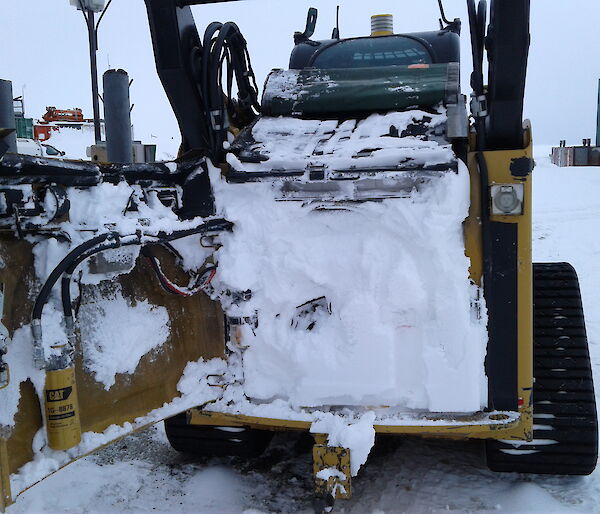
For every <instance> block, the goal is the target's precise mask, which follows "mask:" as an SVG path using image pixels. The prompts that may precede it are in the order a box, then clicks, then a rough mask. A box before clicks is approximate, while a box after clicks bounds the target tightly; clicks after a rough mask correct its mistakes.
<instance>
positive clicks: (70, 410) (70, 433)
mask: <svg viewBox="0 0 600 514" xmlns="http://www.w3.org/2000/svg"><path fill="white" fill-rule="evenodd" d="M44 403H45V414H46V432H47V434H48V444H49V446H50V448H52V449H53V450H68V449H69V448H72V447H73V446H76V445H78V444H79V443H80V441H81V423H80V421H79V403H78V401H77V385H76V383H75V368H72V367H71V368H66V369H59V370H49V371H46V387H45V390H44Z"/></svg>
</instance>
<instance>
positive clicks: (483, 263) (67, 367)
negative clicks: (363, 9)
mask: <svg viewBox="0 0 600 514" xmlns="http://www.w3.org/2000/svg"><path fill="white" fill-rule="evenodd" d="M218 1H228V0H145V2H146V7H147V12H148V18H149V23H150V30H151V35H152V41H153V47H154V54H155V58H156V66H157V71H158V74H159V76H160V79H161V81H162V83H163V86H164V89H165V92H166V94H167V97H168V99H169V101H170V103H171V105H172V107H173V111H174V113H175V115H176V117H177V121H178V123H179V127H180V130H181V136H182V144H181V151H180V155H179V157H178V159H177V160H176V161H175V162H170V163H156V164H124V165H123V164H111V163H90V162H83V161H68V160H61V159H46V158H37V157H30V156H24V155H18V154H11V153H5V152H4V151H3V155H2V156H1V159H0V200H1V201H0V230H1V234H0V257H1V269H0V293H1V295H0V298H1V300H2V301H1V302H0V304H1V305H2V320H1V321H2V324H1V325H0V327H1V328H2V338H1V340H0V492H1V495H0V510H2V509H3V508H5V507H6V506H8V505H10V504H11V503H12V502H13V501H14V500H15V498H16V496H18V495H19V494H20V493H21V492H22V491H24V490H26V489H28V488H29V487H31V486H32V485H34V484H35V483H36V482H38V481H40V480H42V479H43V478H44V477H45V476H47V475H49V474H51V473H53V472H55V471H57V470H58V469H60V468H61V467H63V466H65V465H67V464H68V463H70V462H72V461H74V460H76V459H78V458H80V457H82V456H84V455H86V454H89V453H90V452H93V451H94V450H96V449H98V448H100V447H103V446H105V445H107V444H109V443H111V442H112V441H114V440H116V439H118V438H121V437H123V436H125V435H127V434H128V433H131V432H132V431H134V430H138V429H141V428H143V427H146V426H148V425H150V424H153V423H157V422H159V421H162V420H165V428H166V433H167V436H168V439H169V441H170V443H171V445H172V446H173V447H174V448H175V449H177V450H179V451H182V452H191V453H196V454H201V455H209V456H210V455H237V456H254V455H258V454H260V453H261V452H262V451H263V450H264V449H265V448H266V447H267V445H268V444H269V441H270V438H271V436H272V434H273V433H274V432H275V431H279V430H297V431H307V432H308V431H310V432H311V433H312V434H313V435H314V438H315V446H314V450H313V457H314V474H315V486H316V497H317V498H318V501H317V507H318V509H319V510H328V509H330V508H331V505H332V502H333V500H334V499H336V498H348V497H349V496H350V494H351V477H352V476H353V475H355V474H356V472H357V470H358V467H360V465H361V464H362V463H363V462H364V460H365V459H366V457H367V455H368V452H369V448H370V446H371V445H372V439H373V438H374V435H375V433H378V434H390V435H396V436H402V435H418V436H423V437H437V438H453V439H481V440H485V444H486V453H487V463H488V466H489V467H490V469H492V470H494V471H503V472H511V471H513V472H523V473H551V474H559V475H583V474H589V473H591V472H592V471H593V470H594V468H595V465H596V460H597V446H598V443H597V419H596V406H595V396H594V391H593V384H592V375H591V367H590V362H589V354H588V348H587V341H586V333H585V324H584V318H583V310H582V305H581V299H580V294H579V286H578V281H577V276H576V273H575V271H574V269H573V268H572V267H571V266H570V265H569V264H566V263H544V264H532V261H531V213H532V200H531V198H532V196H531V187H532V182H531V174H532V171H533V167H534V161H533V158H532V133H531V127H530V125H529V123H528V122H526V121H525V122H523V119H522V112H523V97H524V87H525V77H526V66H527V56H528V48H529V37H530V36H529V0H501V1H500V0H492V2H491V6H490V8H489V10H488V6H487V4H486V2H485V0H482V1H480V2H479V4H478V5H477V6H476V5H475V2H474V1H473V0H468V2H467V4H468V11H469V26H470V36H471V44H472V54H473V70H472V74H471V86H472V93H471V97H470V112H471V116H470V117H469V115H468V113H467V99H466V96H464V95H463V94H462V93H461V91H460V71H461V70H460V47H459V41H460V34H461V23H460V20H458V19H455V20H452V21H450V20H448V19H446V16H445V14H444V12H443V8H442V9H441V12H442V19H440V29H439V30H434V31H431V32H419V33H411V34H395V33H394V31H393V27H392V22H391V18H390V16H389V15H378V16H374V17H373V18H372V33H371V35H370V36H366V37H356V38H347V39H344V38H342V37H341V36H340V31H339V28H338V27H336V28H335V29H334V31H333V34H332V37H331V39H328V40H315V39H311V37H312V36H313V34H314V30H315V24H316V19H317V12H316V10H314V9H311V10H310V11H309V14H308V19H307V24H306V28H305V30H304V31H303V32H297V33H295V34H294V47H293V50H292V53H291V58H290V66H289V69H288V70H273V72H272V73H271V74H270V75H269V77H268V78H267V80H266V82H265V86H264V92H263V95H262V101H261V102H259V92H258V87H257V85H256V80H255V77H254V73H253V71H252V67H251V65H250V58H249V54H248V51H247V48H246V42H245V40H244V38H243V36H242V35H241V33H240V30H239V28H238V27H237V25H235V24H234V23H226V24H221V23H212V24H210V25H209V26H208V28H207V29H206V31H205V33H204V36H203V37H202V38H201V37H200V36H199V34H198V31H197V29H196V25H195V22H194V19H193V17H192V12H191V7H190V6H191V5H193V4H205V3H215V2H218ZM440 7H441V3H440ZM488 11H489V14H490V21H489V24H488V22H487V13H488ZM198 12H199V13H200V14H201V12H202V11H200V10H199V11H198ZM486 54H487V62H488V68H489V72H488V75H487V84H486V83H485V82H486V81H485V79H484V73H483V70H484V60H485V57H486ZM234 79H235V83H236V87H237V93H236V94H234V89H233V84H234ZM6 133H7V131H2V132H0V134H2V135H3V136H4V135H5V134H6ZM3 148H4V147H3ZM307 269H308V271H307ZM298 277H300V278H298ZM415 277H416V278H415ZM58 282H60V287H58V286H57V284H58ZM181 284H185V285H181ZM55 286H56V287H55ZM61 311H62V312H61ZM365 320H371V321H373V320H375V321H376V322H373V323H371V322H369V323H367V322H365ZM357 441H358V443H357Z"/></svg>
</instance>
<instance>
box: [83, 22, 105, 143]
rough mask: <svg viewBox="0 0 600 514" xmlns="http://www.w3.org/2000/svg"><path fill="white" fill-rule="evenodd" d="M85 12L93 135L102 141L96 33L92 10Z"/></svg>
mask: <svg viewBox="0 0 600 514" xmlns="http://www.w3.org/2000/svg"><path fill="white" fill-rule="evenodd" d="M86 12H87V17H86V19H87V28H88V37H89V41H90V68H91V71H92V108H93V109H94V136H95V138H96V143H99V142H100V141H102V131H101V130H100V102H99V101H98V62H97V60H96V51H97V50H98V34H97V33H96V25H95V20H94V11H91V10H88V11H86Z"/></svg>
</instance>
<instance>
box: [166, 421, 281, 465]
mask: <svg viewBox="0 0 600 514" xmlns="http://www.w3.org/2000/svg"><path fill="white" fill-rule="evenodd" d="M165 432H166V433H167V439H168V440H169V443H170V444H171V446H172V447H173V448H174V449H175V450H177V451H178V452H182V453H191V454H194V455H200V456H206V457H242V458H253V457H258V456H260V455H261V454H262V453H263V452H264V451H265V450H266V448H267V446H269V443H270V442H271V439H272V438H273V432H270V431H268V430H254V429H250V428H246V429H244V430H243V431H234V432H231V431H228V430H220V429H219V428H216V427H210V426H198V425H189V424H188V423H187V417H186V414H185V412H184V413H182V414H178V415H177V416H174V417H172V418H169V419H166V420H165Z"/></svg>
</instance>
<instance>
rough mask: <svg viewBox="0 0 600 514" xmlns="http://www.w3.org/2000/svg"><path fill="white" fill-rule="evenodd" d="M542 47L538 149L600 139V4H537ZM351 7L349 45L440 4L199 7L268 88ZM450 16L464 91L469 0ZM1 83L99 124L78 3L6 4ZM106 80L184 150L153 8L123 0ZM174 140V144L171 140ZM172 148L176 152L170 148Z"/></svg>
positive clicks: (322, 0) (282, 0)
mask: <svg viewBox="0 0 600 514" xmlns="http://www.w3.org/2000/svg"><path fill="white" fill-rule="evenodd" d="M531 3H532V46H531V53H530V61H529V75H528V83H527V93H526V104H525V105H526V106H525V115H526V116H527V117H529V118H531V120H532V122H533V129H534V141H536V142H537V143H538V144H557V143H558V141H559V140H560V139H567V141H568V142H569V144H578V143H580V141H581V139H582V138H584V137H590V138H594V137H595V127H596V104H597V95H598V78H600V59H599V58H598V53H599V51H600V25H599V20H600V2H599V1H598V0H569V1H565V0H531ZM337 4H340V5H341V13H340V27H341V35H342V37H350V36H360V35H368V33H369V30H370V15H371V14H377V13H393V14H394V15H395V29H396V31H397V32H411V31H421V30H433V29H435V28H436V27H437V19H438V17H439V13H438V9H437V1H436V0H412V1H408V0H394V1H392V0H370V1H369V2H365V1H364V0H344V1H342V0H339V1H334V0H311V1H308V0H245V1H242V2H231V3H226V4H215V5H208V6H197V7H194V8H193V11H194V16H195V19H196V23H197V25H198V27H199V30H200V33H202V32H203V31H204V28H205V27H206V25H207V24H208V23H210V22H211V21H214V20H219V21H223V22H225V21H230V20H231V21H235V22H237V23H238V25H239V26H240V28H241V30H242V32H243V33H244V35H245V37H246V39H247V40H248V46H249V50H250V54H251V57H252V63H253V66H254V69H255V72H256V76H257V79H258V82H259V83H260V84H262V82H263V81H264V78H265V77H266V75H267V73H268V71H269V70H270V69H271V68H286V67H287V64H288V58H289V54H290V51H291V49H292V46H293V42H292V34H293V32H294V31H295V30H302V29H303V28H304V24H305V20H306V11H307V9H308V7H310V6H314V7H317V8H318V9H319V21H318V23H317V31H316V33H315V37H316V38H318V39H324V38H327V37H329V36H330V34H331V30H332V28H333V26H334V22H335V7H336V5H337ZM444 4H445V6H446V15H447V17H449V18H454V17H460V18H462V20H463V23H464V28H465V30H464V31H463V60H462V72H463V84H464V87H463V92H465V93H467V92H468V91H467V87H468V80H465V79H468V74H469V73H470V67H471V59H470V50H469V37H468V32H469V31H468V26H467V16H466V0H445V1H444ZM0 34H2V43H3V44H2V47H1V50H0V78H4V79H10V80H12V81H13V88H14V93H15V96H16V95H17V94H21V92H22V91H24V94H25V100H26V111H27V116H30V117H34V118H39V117H41V116H42V114H43V113H44V112H45V107H46V106H47V105H54V106H56V107H58V108H72V107H81V108H82V109H83V110H84V114H85V115H86V116H89V117H91V116H92V109H91V94H90V78H89V58H88V43H87V32H86V27H85V24H84V20H83V17H82V15H81V13H80V12H78V11H77V10H76V9H74V8H73V7H71V6H70V5H69V0H1V5H0ZM99 43H100V51H99V54H98V64H99V69H100V73H102V72H103V71H105V70H106V69H108V68H109V67H110V68H124V69H126V70H127V71H128V72H129V74H130V76H131V78H133V79H134V83H133V86H132V90H131V96H132V102H134V103H135V108H134V110H133V123H134V126H135V130H136V134H135V135H136V137H137V138H143V139H144V140H145V142H163V143H164V142H166V146H169V147H170V148H169V150H172V151H173V149H174V148H176V147H177V145H178V143H179V133H178V130H177V125H176V122H175V119H174V117H173V115H172V113H171V110H170V107H169V104H168V102H167V100H166V97H165V95H164V92H163V90H162V87H161V85H160V82H159V80H158V77H157V75H156V70H155V67H154V58H153V54H152V45H151V41H150V35H149V31H148V21H147V17H146V10H145V5H144V2H143V0H113V2H112V5H111V7H110V9H109V11H108V12H107V14H106V17H105V19H104V21H103V22H102V25H101V27H100V41H99ZM171 138H173V139H172V142H171V143H169V141H170V139H171ZM163 149H164V150H166V148H163Z"/></svg>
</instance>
